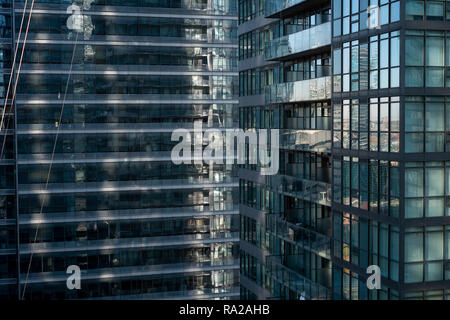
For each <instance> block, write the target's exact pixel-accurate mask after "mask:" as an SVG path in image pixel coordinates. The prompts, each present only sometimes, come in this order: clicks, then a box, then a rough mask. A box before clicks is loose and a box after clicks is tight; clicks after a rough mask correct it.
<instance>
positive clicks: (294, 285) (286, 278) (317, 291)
mask: <svg viewBox="0 0 450 320" xmlns="http://www.w3.org/2000/svg"><path fill="white" fill-rule="evenodd" d="M283 258H284V257H282V256H276V255H275V256H268V257H266V268H267V274H268V276H269V277H271V278H273V279H274V280H275V281H277V282H278V283H280V284H282V285H284V286H286V287H288V288H289V289H290V290H292V291H293V292H295V293H296V296H295V297H289V298H296V299H299V300H329V299H331V297H332V293H331V290H330V289H328V288H327V287H325V286H323V285H321V284H319V283H317V282H314V281H312V280H310V279H308V278H306V277H304V276H303V275H301V274H300V273H298V272H296V271H295V270H293V269H291V268H289V267H288V266H286V265H284V264H283V263H282V259H283ZM319 271H323V272H319V274H323V275H324V277H327V275H328V274H329V269H323V270H319ZM324 277H322V278H324ZM328 277H329V276H328ZM279 298H280V300H284V299H285V297H279Z"/></svg>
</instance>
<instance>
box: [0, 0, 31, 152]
mask: <svg viewBox="0 0 450 320" xmlns="http://www.w3.org/2000/svg"><path fill="white" fill-rule="evenodd" d="M27 4H28V0H25V4H24V6H23V12H22V20H21V21H20V28H19V34H18V38H17V44H16V49H15V50H14V59H13V63H12V66H11V74H10V75H9V83H8V89H7V90H6V98H5V103H4V105H3V111H2V119H1V121H0V132H1V131H2V129H3V122H4V120H5V113H6V104H7V102H8V97H9V89H10V88H11V82H12V78H13V74H14V68H15V67H16V59H17V52H18V51H19V42H20V36H21V35H22V28H23V21H24V20H25V12H26V8H27ZM13 14H15V12H13ZM13 27H14V26H13ZM25 37H26V35H25ZM0 159H1V157H0Z"/></svg>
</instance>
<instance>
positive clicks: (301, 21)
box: [238, 0, 450, 300]
mask: <svg viewBox="0 0 450 320" xmlns="http://www.w3.org/2000/svg"><path fill="white" fill-rule="evenodd" d="M449 21H450V1H430V0H427V1H411V0H410V1H395V0H394V1H389V0H370V1H369V0H352V1H350V0H333V1H312V0H286V1H281V0H266V1H255V0H240V1H239V27H238V35H239V48H240V51H239V60H240V61H239V72H240V80H241V83H240V125H241V127H243V128H267V127H269V128H279V129H280V137H281V138H280V172H279V174H278V175H276V176H272V177H270V178H267V177H263V176H261V175H259V172H258V170H259V169H258V168H256V167H251V166H246V167H244V168H241V169H240V171H239V176H240V185H241V205H240V209H241V238H242V241H241V297H243V298H247V299H248V298H255V297H257V298H272V299H287V298H289V299H291V298H292V299H352V300H365V299H370V300H376V299H450V290H449V289H448V288H449V283H450V282H449V281H450V264H449V263H448V261H449V259H450V250H449V248H450V209H449V208H450V202H449V201H448V200H449V199H448V196H449V195H450V184H449V182H450V162H449V160H450V156H449V155H450V153H449V152H448V151H450V150H447V148H450V147H449V146H450V145H449V141H450V140H449V135H448V132H449V131H450V105H449V107H447V102H448V101H447V96H448V95H449V93H450V91H449V86H450V81H449V77H448V75H447V73H448V67H450V55H449V52H450V40H449V39H450V38H449V36H450V34H449V33H448V30H449V24H448V23H449ZM447 166H449V167H447ZM331 172H332V173H331ZM372 265H374V266H377V267H379V268H380V272H381V288H380V289H376V288H375V289H372V290H370V289H369V288H368V285H367V282H366V280H367V278H368V276H369V275H370V274H371V273H367V268H368V267H369V266H372ZM375 269H376V267H375ZM372 272H373V271H372Z"/></svg>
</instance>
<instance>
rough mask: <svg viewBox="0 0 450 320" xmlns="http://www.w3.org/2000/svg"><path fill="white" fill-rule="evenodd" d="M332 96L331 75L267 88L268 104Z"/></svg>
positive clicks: (317, 99)
mask: <svg viewBox="0 0 450 320" xmlns="http://www.w3.org/2000/svg"><path fill="white" fill-rule="evenodd" d="M330 98H331V77H330V76H326V77H321V78H315V79H310V80H302V81H293V82H284V83H280V84H275V85H272V86H267V87H266V88H265V101H266V104H276V103H288V102H300V101H319V100H328V99H330Z"/></svg>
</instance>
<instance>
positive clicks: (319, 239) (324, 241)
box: [266, 214, 331, 259]
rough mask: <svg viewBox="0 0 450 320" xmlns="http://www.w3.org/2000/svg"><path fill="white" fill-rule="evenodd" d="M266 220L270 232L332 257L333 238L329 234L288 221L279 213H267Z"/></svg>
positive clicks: (325, 256) (318, 253)
mask: <svg viewBox="0 0 450 320" xmlns="http://www.w3.org/2000/svg"><path fill="white" fill-rule="evenodd" d="M266 220H267V221H266V228H267V231H269V232H270V233H272V234H274V235H275V236H277V237H279V238H282V239H283V240H285V241H289V242H291V243H294V244H296V245H299V246H300V247H302V248H303V249H306V250H308V251H311V252H314V253H316V254H317V255H319V256H321V257H323V258H327V259H330V253H331V251H330V250H331V249H330V247H331V239H330V238H329V237H328V236H326V235H323V234H321V233H318V232H316V231H313V230H311V229H308V228H306V227H304V226H302V225H301V224H294V223H291V222H288V221H286V220H284V219H283V217H282V216H280V215H277V214H269V215H266Z"/></svg>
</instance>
